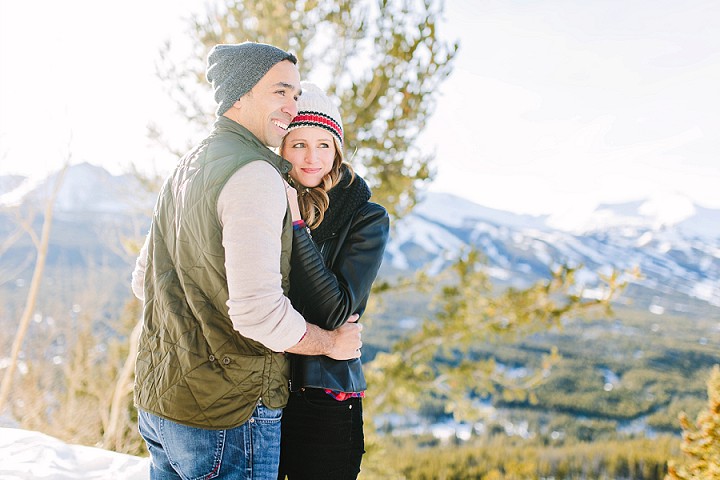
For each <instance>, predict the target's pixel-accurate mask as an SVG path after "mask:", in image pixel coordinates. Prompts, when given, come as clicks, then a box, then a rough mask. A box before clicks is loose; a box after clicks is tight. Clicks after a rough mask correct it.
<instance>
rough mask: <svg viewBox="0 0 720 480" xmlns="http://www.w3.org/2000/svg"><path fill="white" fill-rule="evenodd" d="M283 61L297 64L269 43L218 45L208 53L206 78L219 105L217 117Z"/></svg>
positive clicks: (291, 56)
mask: <svg viewBox="0 0 720 480" xmlns="http://www.w3.org/2000/svg"><path fill="white" fill-rule="evenodd" d="M283 60H289V61H291V62H292V63H295V64H297V58H296V57H295V55H293V54H291V53H288V52H286V51H284V50H281V49H279V48H277V47H274V46H272V45H268V44H265V43H255V42H245V43H238V44H219V45H215V46H214V47H213V48H212V50H210V53H209V54H208V62H207V63H208V66H207V71H206V73H205V76H206V78H207V80H208V82H210V84H211V85H212V88H213V91H214V96H215V101H216V102H217V103H218V108H217V110H216V111H215V113H216V114H217V116H220V115H222V114H223V113H225V112H227V111H228V110H229V109H230V107H232V106H233V105H234V104H235V102H236V101H237V100H238V99H239V98H240V97H242V96H243V95H245V94H246V93H247V92H249V91H250V90H252V88H253V87H254V86H255V85H257V83H258V82H259V81H260V79H261V78H262V77H264V76H265V74H266V73H267V72H268V71H269V70H270V69H271V68H272V67H274V66H275V64H277V63H279V62H282V61H283Z"/></svg>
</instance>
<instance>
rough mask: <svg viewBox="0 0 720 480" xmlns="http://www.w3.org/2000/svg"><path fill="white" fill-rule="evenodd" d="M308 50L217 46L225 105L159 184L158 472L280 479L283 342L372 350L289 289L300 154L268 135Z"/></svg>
mask: <svg viewBox="0 0 720 480" xmlns="http://www.w3.org/2000/svg"><path fill="white" fill-rule="evenodd" d="M296 63H297V59H296V58H295V56H293V55H292V54H289V53H287V52H284V51H283V50H280V49H278V48H276V47H273V46H271V45H265V44H259V43H251V42H246V43H242V44H236V45H216V46H215V47H214V48H213V49H212V50H211V52H210V54H209V55H208V69H207V73H206V76H207V79H208V81H209V82H210V83H211V84H212V87H213V89H214V94H215V100H216V101H217V103H218V108H217V111H216V114H217V116H218V118H217V120H216V122H215V124H214V126H213V131H212V132H211V134H210V135H209V136H208V137H207V138H206V139H205V140H203V141H202V142H200V144H199V145H198V146H196V147H195V148H194V149H193V150H191V151H190V152H189V153H188V154H186V155H185V156H184V157H183V158H182V159H181V160H180V162H179V163H178V165H177V167H176V168H175V170H174V172H173V173H172V174H171V175H170V177H169V178H168V179H167V180H166V181H165V184H164V185H163V187H162V189H161V191H160V194H159V197H158V200H157V204H156V207H155V212H154V214H153V219H152V225H151V228H150V232H149V234H148V238H147V241H146V245H145V247H144V248H143V250H144V251H143V252H141V255H140V257H139V258H138V265H137V267H136V271H135V272H133V286H134V288H133V289H134V291H135V292H136V294H137V295H138V296H141V297H144V301H145V305H144V312H143V317H144V324H143V329H142V333H141V335H140V340H139V348H138V356H137V360H136V381H135V404H136V406H137V408H138V412H139V420H138V423H139V428H140V433H141V434H142V436H143V438H144V439H145V441H146V443H147V445H148V449H149V451H150V454H151V457H152V463H151V467H150V475H151V478H153V479H167V478H233V479H242V478H252V479H263V478H268V479H275V478H276V477H277V465H278V458H279V449H280V416H281V408H282V407H284V406H285V404H286V402H287V396H288V386H287V380H288V373H289V372H288V364H287V360H286V358H285V355H284V353H282V352H291V353H298V354H306V355H327V356H329V357H331V358H335V359H337V360H345V359H351V358H357V357H359V355H360V351H359V349H360V346H361V341H360V330H361V326H360V325H358V324H355V323H348V324H346V325H345V326H343V327H342V328H340V329H338V330H335V331H325V330H322V329H320V328H319V327H316V326H315V325H312V324H308V323H306V322H305V320H304V319H303V318H302V316H301V315H300V314H299V313H298V312H296V311H295V310H294V309H293V308H292V306H291V305H290V301H289V300H288V298H287V297H286V296H285V294H286V293H287V287H288V273H289V264H290V250H291V246H292V222H291V216H290V213H289V212H288V210H287V207H288V205H287V197H286V194H285V188H286V184H285V182H284V180H283V175H284V174H286V173H287V172H288V171H289V170H290V164H289V163H288V162H286V161H285V160H283V159H282V158H280V157H279V156H277V155H276V154H274V153H273V152H272V151H271V150H270V149H268V148H267V147H277V146H279V145H280V142H281V141H282V138H283V136H284V135H285V133H286V129H287V126H288V124H289V123H290V122H291V120H292V119H293V117H294V116H295V115H296V114H297V98H298V96H299V95H300V94H301V91H300V75H299V72H298V69H297V66H296ZM145 250H146V251H147V253H145ZM141 279H142V280H141ZM138 283H142V285H143V286H142V288H138ZM139 290H142V291H139Z"/></svg>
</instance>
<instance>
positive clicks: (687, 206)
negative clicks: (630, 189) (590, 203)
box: [386, 193, 720, 306]
mask: <svg viewBox="0 0 720 480" xmlns="http://www.w3.org/2000/svg"><path fill="white" fill-rule="evenodd" d="M663 205H664V206H665V208H664V209H663V208H662V207H663ZM559 224H563V225H564V227H563V228H561V227H560V226H559ZM394 233H395V234H394V237H393V241H392V243H391V245H390V246H389V248H388V258H387V259H386V264H389V266H391V267H392V268H393V269H394V270H405V269H416V268H420V267H423V266H425V267H429V268H430V271H433V269H435V270H437V269H439V268H441V267H442V266H444V265H446V264H447V263H448V262H449V261H450V260H452V259H453V258H455V257H456V256H457V254H458V252H459V251H461V249H463V248H467V247H469V246H473V247H476V248H478V249H480V250H481V251H482V252H483V253H484V254H485V255H486V256H487V260H488V265H489V267H490V273H491V275H492V276H493V277H495V279H496V280H498V281H504V282H508V283H513V284H517V285H520V286H521V285H523V284H527V283H529V282H532V281H534V280H537V279H538V278H542V277H546V276H547V274H548V272H549V268H550V267H553V266H557V265H559V264H569V265H572V266H580V265H582V266H584V267H583V268H582V269H581V272H580V277H579V278H580V281H582V282H585V283H587V284H589V285H590V284H592V283H594V281H595V280H596V279H597V275H596V274H597V273H602V274H607V273H610V272H611V271H612V269H617V270H621V271H623V270H632V269H633V268H634V267H639V268H640V270H641V272H642V274H643V275H644V279H643V280H641V281H640V282H639V284H640V285H642V286H644V287H646V288H649V289H651V290H656V291H657V296H658V297H659V298H658V299H656V301H658V302H662V297H665V296H667V294H669V293H678V294H681V295H687V296H690V297H694V298H696V299H699V300H702V301H706V302H709V303H710V304H712V305H715V306H720V210H711V209H707V208H702V207H698V206H695V205H692V204H691V203H687V202H684V201H683V200H682V199H675V201H674V202H671V203H662V202H659V201H658V200H656V199H655V200H647V201H639V202H633V203H627V204H619V205H601V206H599V207H598V208H597V209H595V210H594V211H592V212H588V213H587V214H586V215H585V216H584V217H582V218H578V217H576V218H575V219H574V220H573V222H568V221H565V222H564V223H563V222H559V219H558V218H557V217H554V216H537V217H533V216H526V215H517V214H513V213H510V212H504V211H499V210H493V209H488V208H485V207H482V206H480V205H476V204H474V203H472V202H470V201H467V200H464V199H462V198H459V197H456V196H453V195H451V194H439V193H429V194H427V196H426V198H425V199H424V201H423V202H422V203H421V204H419V205H418V206H417V208H416V209H415V210H414V211H413V213H412V214H411V215H409V216H407V217H406V218H404V219H402V220H400V221H399V222H397V224H396V225H395V232H394Z"/></svg>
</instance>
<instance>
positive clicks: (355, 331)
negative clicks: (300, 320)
mask: <svg viewBox="0 0 720 480" xmlns="http://www.w3.org/2000/svg"><path fill="white" fill-rule="evenodd" d="M358 318H359V316H358V315H357V314H355V315H351V316H350V317H349V318H348V320H347V322H346V323H345V324H344V325H343V326H342V327H340V328H338V329H337V330H332V331H330V330H323V329H322V328H320V327H318V326H317V325H313V324H312V323H308V324H307V333H306V334H305V337H303V338H302V339H301V340H300V342H298V343H297V344H296V345H294V346H293V347H291V348H288V349H287V352H289V353H297V354H300V355H326V356H328V357H330V358H332V359H334V360H351V359H353V358H360V347H362V336H361V334H360V332H362V328H363V327H362V325H360V324H359V323H357V321H358Z"/></svg>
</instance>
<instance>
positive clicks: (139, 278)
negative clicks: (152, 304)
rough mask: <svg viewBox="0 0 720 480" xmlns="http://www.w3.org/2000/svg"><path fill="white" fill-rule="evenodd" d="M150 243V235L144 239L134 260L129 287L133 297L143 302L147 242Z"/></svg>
mask: <svg viewBox="0 0 720 480" xmlns="http://www.w3.org/2000/svg"><path fill="white" fill-rule="evenodd" d="M149 241H150V233H148V234H147V236H146V237H145V243H143V246H142V248H141V249H140V253H139V254H138V257H137V259H136V260H135V269H134V270H133V272H132V282H131V284H130V286H131V287H132V291H133V293H134V294H135V296H136V297H137V298H138V299H140V300H145V270H146V269H147V253H148V242H149Z"/></svg>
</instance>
